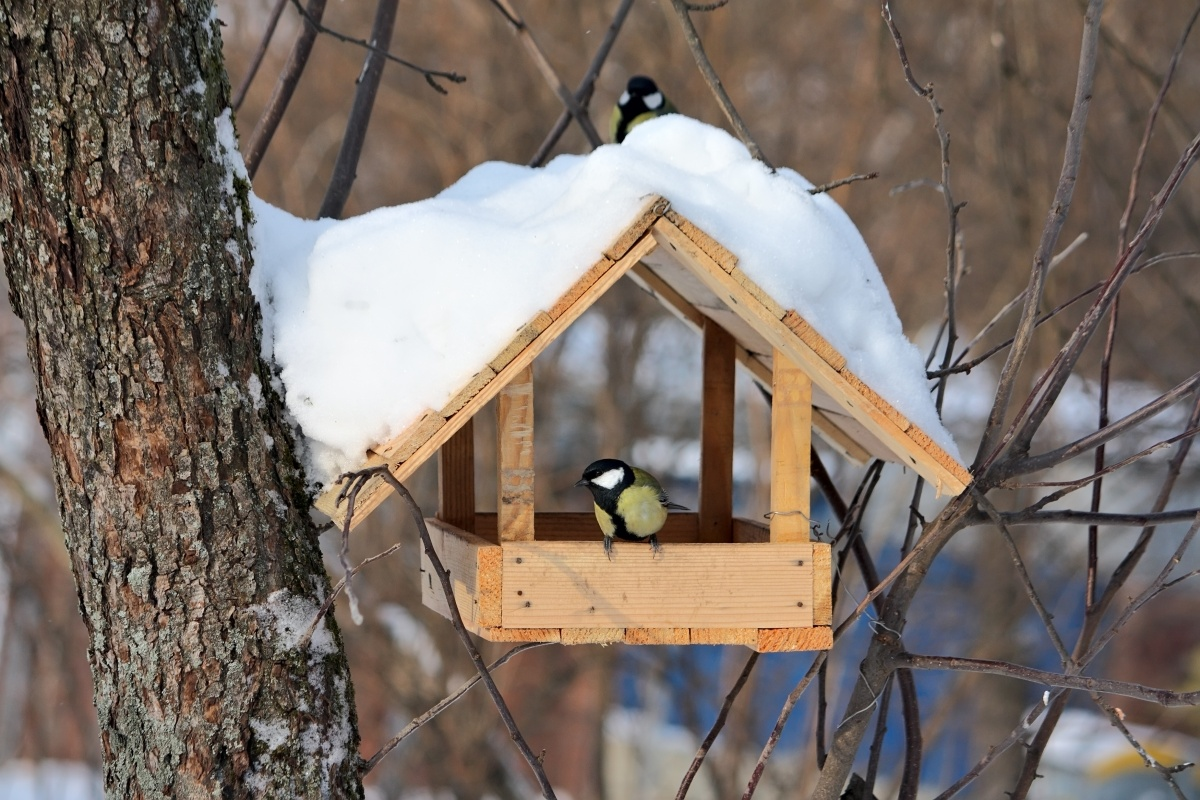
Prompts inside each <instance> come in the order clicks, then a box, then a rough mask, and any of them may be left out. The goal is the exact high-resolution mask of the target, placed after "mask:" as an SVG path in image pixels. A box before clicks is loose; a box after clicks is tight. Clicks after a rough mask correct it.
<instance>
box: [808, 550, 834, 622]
mask: <svg viewBox="0 0 1200 800" xmlns="http://www.w3.org/2000/svg"><path fill="white" fill-rule="evenodd" d="M832 551H833V548H832V547H830V546H829V545H828V544H824V543H816V544H813V555H812V557H813V625H817V626H820V625H832V624H833V570H832V563H831V562H832V558H833V552H832Z"/></svg>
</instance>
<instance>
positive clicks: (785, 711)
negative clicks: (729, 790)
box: [742, 650, 829, 800]
mask: <svg viewBox="0 0 1200 800" xmlns="http://www.w3.org/2000/svg"><path fill="white" fill-rule="evenodd" d="M828 657H829V651H828V650H822V651H821V652H820V653H818V654H817V657H816V658H814V659H813V662H812V664H810V665H809V667H808V672H806V673H804V677H803V678H801V679H800V682H799V683H798V684H796V688H795V689H792V693H791V694H789V695H788V696H787V700H785V701H784V703H783V708H782V709H780V711H779V717H778V718H777V719H776V720H775V727H774V728H772V729H771V735H770V736H768V737H767V741H766V744H764V745H763V749H762V752H761V753H760V754H759V756H758V762H757V763H755V765H754V770H753V771H752V772H751V773H750V780H749V782H748V783H747V784H746V791H745V792H743V793H742V800H750V798H752V797H754V792H755V791H756V790H757V789H758V783H759V781H760V780H762V775H763V770H765V769H766V768H767V760H768V759H770V758H771V754H772V753H773V752H775V745H776V744H778V743H779V737H780V735H781V734H782V733H783V726H784V725H786V724H787V721H788V717H790V716H791V714H792V709H794V708H795V707H796V703H798V702H799V701H800V696H801V695H803V694H804V690H805V689H807V688H808V684H809V683H811V682H812V679H813V677H814V676H815V675H816V674H817V671H818V670H819V669H820V668H821V665H822V664H824V663H825V659H827V658H828Z"/></svg>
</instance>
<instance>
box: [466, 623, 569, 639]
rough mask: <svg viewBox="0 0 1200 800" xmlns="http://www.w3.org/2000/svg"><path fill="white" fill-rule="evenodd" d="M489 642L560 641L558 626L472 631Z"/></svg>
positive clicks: (490, 628)
mask: <svg viewBox="0 0 1200 800" xmlns="http://www.w3.org/2000/svg"><path fill="white" fill-rule="evenodd" d="M472 633H476V634H478V635H480V636H482V637H483V638H484V639H487V640H488V641H489V642H561V641H562V631H561V630H559V629H558V628H495V627H489V628H480V629H478V630H475V631H472Z"/></svg>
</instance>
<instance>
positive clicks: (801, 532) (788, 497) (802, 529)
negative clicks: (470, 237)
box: [771, 350, 812, 542]
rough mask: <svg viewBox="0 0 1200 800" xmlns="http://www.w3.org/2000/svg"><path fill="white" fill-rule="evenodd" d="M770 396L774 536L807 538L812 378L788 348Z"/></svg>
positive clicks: (779, 357) (778, 361) (780, 355)
mask: <svg viewBox="0 0 1200 800" xmlns="http://www.w3.org/2000/svg"><path fill="white" fill-rule="evenodd" d="M772 362H773V363H774V365H775V375H774V388H773V391H772V399H771V541H772V542H807V541H808V540H809V537H810V533H811V530H812V527H811V521H810V518H809V493H810V485H809V484H810V482H811V473H810V471H809V470H810V463H809V459H810V454H811V448H812V381H811V380H810V379H809V377H808V374H807V373H805V372H804V370H802V369H801V368H800V367H799V366H798V365H797V364H796V363H795V362H794V361H792V360H791V359H790V358H788V356H787V354H786V353H784V352H782V351H780V350H776V351H775V355H774V357H773V359H772Z"/></svg>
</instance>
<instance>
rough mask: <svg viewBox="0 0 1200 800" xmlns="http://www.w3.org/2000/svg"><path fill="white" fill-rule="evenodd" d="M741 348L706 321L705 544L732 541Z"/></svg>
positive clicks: (702, 458) (702, 475)
mask: <svg viewBox="0 0 1200 800" xmlns="http://www.w3.org/2000/svg"><path fill="white" fill-rule="evenodd" d="M736 345H737V342H736V341H735V340H734V338H733V337H732V336H731V335H730V334H729V332H728V331H726V330H725V329H724V328H722V327H721V326H720V325H718V324H717V323H716V322H714V321H713V320H711V319H709V318H707V317H706V318H705V320H704V389H703V395H702V397H701V402H700V529H699V541H701V542H732V541H733V399H734V396H733V379H734V367H735V365H736V361H735V359H736V356H737V347H736Z"/></svg>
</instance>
